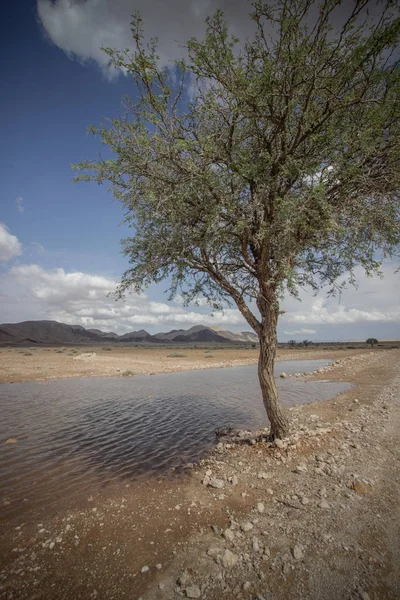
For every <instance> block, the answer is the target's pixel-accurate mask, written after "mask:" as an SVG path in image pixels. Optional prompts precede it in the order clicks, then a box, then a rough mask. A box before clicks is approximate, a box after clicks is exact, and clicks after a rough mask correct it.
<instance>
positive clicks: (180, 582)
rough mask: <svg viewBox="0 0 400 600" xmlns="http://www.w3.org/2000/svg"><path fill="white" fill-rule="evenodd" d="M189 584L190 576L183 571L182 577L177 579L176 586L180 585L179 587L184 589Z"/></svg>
mask: <svg viewBox="0 0 400 600" xmlns="http://www.w3.org/2000/svg"><path fill="white" fill-rule="evenodd" d="M189 582H190V575H189V573H188V572H187V571H184V572H183V573H182V575H181V576H180V577H179V579H178V581H177V583H178V585H180V586H181V587H185V586H187V584H188V583H189Z"/></svg>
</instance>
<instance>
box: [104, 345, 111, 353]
mask: <svg viewBox="0 0 400 600" xmlns="http://www.w3.org/2000/svg"><path fill="white" fill-rule="evenodd" d="M103 350H105V351H106V352H112V348H110V347H109V346H108V347H107V348H103Z"/></svg>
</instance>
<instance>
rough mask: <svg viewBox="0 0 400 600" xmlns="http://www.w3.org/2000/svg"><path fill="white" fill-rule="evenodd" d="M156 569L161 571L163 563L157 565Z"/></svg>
mask: <svg viewBox="0 0 400 600" xmlns="http://www.w3.org/2000/svg"><path fill="white" fill-rule="evenodd" d="M156 569H157V571H161V569H162V564H161V563H157V564H156Z"/></svg>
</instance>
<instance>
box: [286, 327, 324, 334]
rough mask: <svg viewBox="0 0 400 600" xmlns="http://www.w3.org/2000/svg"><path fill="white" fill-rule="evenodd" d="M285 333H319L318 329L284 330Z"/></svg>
mask: <svg viewBox="0 0 400 600" xmlns="http://www.w3.org/2000/svg"><path fill="white" fill-rule="evenodd" d="M283 333H284V334H285V335H312V334H315V333H317V331H316V329H306V328H303V329H294V330H291V331H284V332H283Z"/></svg>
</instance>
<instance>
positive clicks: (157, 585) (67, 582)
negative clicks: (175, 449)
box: [0, 350, 400, 600]
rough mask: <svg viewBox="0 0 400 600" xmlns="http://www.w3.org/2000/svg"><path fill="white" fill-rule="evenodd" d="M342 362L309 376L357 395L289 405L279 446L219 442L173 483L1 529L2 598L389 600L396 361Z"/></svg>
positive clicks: (399, 412) (129, 488) (398, 418)
mask: <svg viewBox="0 0 400 600" xmlns="http://www.w3.org/2000/svg"><path fill="white" fill-rule="evenodd" d="M343 358H344V359H345V360H342V361H341V362H340V363H339V364H337V365H335V366H334V367H333V368H331V369H330V370H325V371H322V372H321V373H318V374H316V375H314V376H313V377H315V378H323V379H331V380H342V381H343V380H346V381H352V382H353V383H355V384H356V385H355V386H354V387H353V388H352V389H351V390H349V391H347V392H345V393H344V394H341V395H340V396H337V397H336V398H334V399H332V400H329V401H325V402H316V403H313V404H310V405H302V406H297V407H294V408H292V409H291V410H290V416H291V422H292V435H291V437H290V439H289V440H287V441H285V443H284V444H283V445H282V447H279V448H278V447H275V446H269V445H268V444H263V443H255V444H250V445H236V444H231V443H229V441H228V442H227V443H226V442H221V445H219V446H218V447H217V448H216V450H215V452H214V453H213V454H212V455H211V456H209V457H208V458H207V459H204V460H203V461H201V464H200V465H198V466H195V467H194V468H192V469H190V468H189V469H188V470H187V472H186V474H184V475H181V476H179V477H174V478H172V479H169V478H159V479H155V480H149V481H148V482H147V483H146V484H143V483H141V484H140V485H135V484H134V483H131V482H129V481H121V484H120V486H119V488H118V489H117V488H116V489H113V490H109V491H107V490H105V491H104V494H100V495H98V496H97V497H91V496H89V495H88V498H87V501H86V503H85V504H83V505H82V506H81V507H80V508H79V509H77V510H74V511H72V510H69V509H68V507H66V506H63V505H62V502H61V503H60V506H59V509H58V510H57V511H56V512H54V513H52V514H46V515H43V517H41V519H40V522H36V521H32V522H31V521H29V520H28V519H24V522H15V523H12V525H11V524H10V525H9V526H7V524H4V526H3V527H2V530H1V536H0V543H1V547H2V550H3V552H2V558H1V559H0V561H1V562H0V569H1V578H2V583H1V585H2V588H0V596H1V597H2V598H3V597H4V598H7V599H8V598H10V599H11V598H13V599H17V598H29V599H33V598H37V599H50V598H59V599H61V600H70V599H72V598H74V599H75V598H82V599H87V598H97V599H99V600H102V599H112V598H115V599H117V598H118V599H119V598H129V599H130V600H138V598H139V597H141V598H143V600H156V599H157V600H158V599H159V600H165V599H166V600H172V599H178V598H184V597H191V598H204V599H207V600H216V599H217V598H218V599H220V598H227V599H229V600H230V599H231V598H239V599H240V598H243V599H244V600H250V599H254V598H264V599H267V598H271V599H272V598H273V599H274V600H275V599H278V600H280V599H282V600H286V599H289V598H310V599H315V600H317V599H320V598H324V599H330V598H332V599H333V598H335V599H336V598H362V599H363V600H368V598H369V599H370V600H374V599H375V600H378V599H379V600H381V599H384V598H388V599H389V598H393V599H394V598H397V597H398V592H399V589H400V588H399V585H400V583H399V575H398V569H397V565H398V564H399V560H400V556H399V546H398V539H399V534H400V531H399V529H400V526H399V523H400V518H399V517H400V514H399V510H400V509H399V505H398V501H397V498H398V497H399V494H400V481H399V468H398V467H399V458H400V456H399V450H400V440H399V431H400V427H399V425H400V400H399V397H400V380H399V379H394V378H395V377H396V376H397V373H398V366H399V352H398V351H396V350H393V351H385V352H364V353H362V354H360V355H358V356H355V357H353V358H350V357H343ZM207 478H208V479H207ZM210 484H211V485H210Z"/></svg>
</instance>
